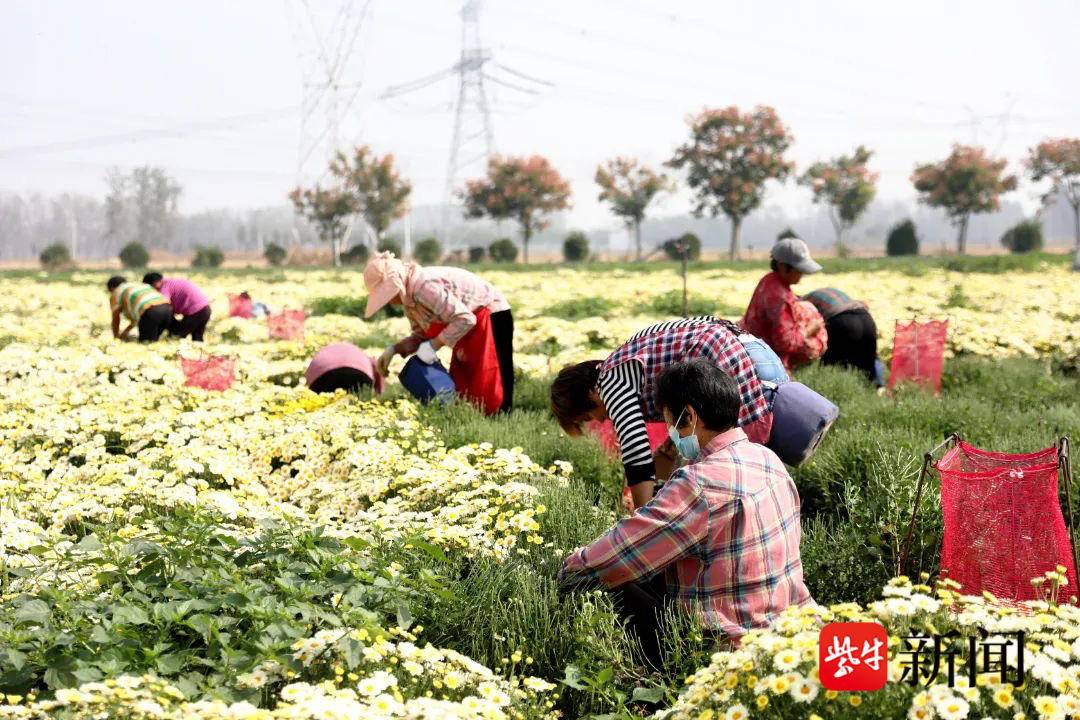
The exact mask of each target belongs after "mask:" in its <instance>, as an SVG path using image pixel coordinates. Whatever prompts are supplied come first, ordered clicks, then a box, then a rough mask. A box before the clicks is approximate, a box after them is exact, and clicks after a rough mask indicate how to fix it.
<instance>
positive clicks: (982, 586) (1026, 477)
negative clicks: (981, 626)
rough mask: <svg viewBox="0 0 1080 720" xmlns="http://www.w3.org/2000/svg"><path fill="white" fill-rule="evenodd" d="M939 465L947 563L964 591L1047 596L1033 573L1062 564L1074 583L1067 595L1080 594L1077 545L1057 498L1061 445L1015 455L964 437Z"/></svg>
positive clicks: (1025, 597)
mask: <svg viewBox="0 0 1080 720" xmlns="http://www.w3.org/2000/svg"><path fill="white" fill-rule="evenodd" d="M937 469H938V472H939V473H940V474H941V511H942V514H943V516H944V520H945V539H944V541H943V543H942V548H941V569H942V571H943V572H947V574H948V577H949V578H951V579H953V580H955V581H956V582H958V583H960V585H961V587H962V588H963V590H962V592H964V593H965V594H968V595H978V594H979V593H981V592H983V591H984V590H987V591H989V592H991V593H993V595H994V596H995V597H997V598H999V599H1002V600H1014V601H1021V600H1037V599H1041V594H1040V593H1041V589H1040V590H1037V589H1036V588H1035V587H1033V586H1032V585H1031V579H1032V578H1035V577H1039V576H1041V575H1043V574H1044V573H1046V572H1047V571H1050V570H1053V569H1055V568H1056V567H1057V566H1058V565H1063V566H1065V568H1066V570H1067V572H1068V577H1069V582H1068V585H1066V586H1065V588H1064V589H1063V590H1062V591H1061V592H1060V595H1061V596H1063V598H1068V597H1069V596H1070V595H1073V594H1075V593H1076V568H1075V567H1074V565H1073V560H1072V544H1071V542H1070V540H1069V532H1068V531H1067V530H1066V529H1065V520H1064V518H1063V517H1062V514H1061V505H1060V503H1059V501H1058V451H1057V448H1047V449H1046V450H1040V451H1039V452H1035V453H1028V454H1026V455H1008V454H1006V453H994V452H986V451H985V450H979V449H978V448H975V447H972V446H971V445H968V444H967V443H965V442H960V443H959V444H958V445H957V446H956V447H954V448H953V449H951V450H949V451H948V452H947V453H945V455H944V457H942V458H941V460H940V461H939V462H938V464H937ZM1059 599H1062V598H1060V597H1059Z"/></svg>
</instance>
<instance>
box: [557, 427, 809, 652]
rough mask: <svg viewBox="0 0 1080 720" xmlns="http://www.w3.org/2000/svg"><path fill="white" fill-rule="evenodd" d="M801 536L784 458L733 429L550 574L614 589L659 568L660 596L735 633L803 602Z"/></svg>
mask: <svg viewBox="0 0 1080 720" xmlns="http://www.w3.org/2000/svg"><path fill="white" fill-rule="evenodd" d="M801 534H802V531H801V528H800V526H799V493H798V491H797V490H796V489H795V483H794V481H793V480H792V479H791V476H790V475H788V472H787V470H786V469H785V468H784V464H783V463H782V462H780V459H779V458H777V457H776V455H774V454H773V452H772V451H771V450H769V449H768V448H765V447H762V446H761V445H755V444H753V443H751V442H749V441H748V440H747V439H746V434H745V433H744V432H743V431H742V430H741V429H739V428H734V429H732V430H729V431H727V432H725V433H722V434H721V435H718V436H717V437H716V438H715V439H713V441H712V442H710V443H709V444H708V445H707V446H706V447H705V448H704V449H703V450H702V455H701V457H700V458H699V459H698V460H697V461H696V462H694V463H692V464H690V465H685V466H683V467H681V468H679V469H678V470H676V471H675V473H674V474H673V475H672V476H671V479H670V480H668V481H667V482H666V483H664V485H663V486H662V487H661V488H660V490H659V491H658V492H657V493H656V496H655V497H654V498H653V499H652V500H651V501H649V503H648V504H646V505H645V506H644V507H642V508H640V509H639V510H638V511H637V512H636V513H634V514H633V515H631V516H630V517H627V518H623V519H622V520H620V521H619V522H618V523H616V524H615V527H613V528H612V529H611V530H609V531H608V532H607V533H605V534H604V535H602V536H600V537H599V538H597V539H596V540H594V541H593V542H592V543H591V544H590V545H588V546H587V547H585V548H582V549H580V550H577V551H575V552H574V553H572V554H571V555H570V556H569V557H568V558H566V561H565V563H564V564H563V568H562V571H561V572H560V573H559V577H560V580H563V581H568V582H573V581H574V580H579V579H580V580H586V579H596V580H599V581H600V582H601V583H603V584H604V585H605V586H607V587H617V586H619V585H622V584H624V583H628V582H633V581H636V580H641V579H644V578H647V577H649V576H651V575H653V574H655V573H657V572H660V571H665V572H666V580H667V587H668V593H669V594H670V595H672V596H673V597H675V598H677V599H678V600H679V601H680V602H681V603H682V604H683V605H684V606H685V607H687V608H689V609H691V610H692V611H695V612H697V613H698V615H699V616H700V618H701V620H702V622H703V623H704V624H705V625H706V626H707V627H711V628H715V629H718V630H722V631H723V632H724V633H725V634H727V635H728V636H729V637H732V638H736V639H737V638H739V637H741V636H742V635H743V634H745V633H746V631H747V630H749V629H750V628H755V627H765V626H767V625H768V624H769V623H770V622H772V621H773V620H774V619H775V618H776V617H777V616H778V615H779V613H780V612H781V611H783V610H784V608H786V607H788V606H789V605H805V604H807V603H810V602H813V599H812V598H811V597H810V592H809V591H808V590H807V589H806V585H805V584H804V583H803V570H802V559H801V558H800V556H799V540H800V537H801Z"/></svg>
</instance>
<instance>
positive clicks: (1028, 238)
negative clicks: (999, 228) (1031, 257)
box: [1001, 220, 1043, 255]
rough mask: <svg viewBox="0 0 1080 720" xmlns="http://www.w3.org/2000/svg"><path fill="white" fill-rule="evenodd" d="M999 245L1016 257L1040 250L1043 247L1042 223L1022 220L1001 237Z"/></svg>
mask: <svg viewBox="0 0 1080 720" xmlns="http://www.w3.org/2000/svg"><path fill="white" fill-rule="evenodd" d="M1001 244H1002V245H1004V246H1005V247H1007V248H1008V249H1009V252H1011V253H1015V254H1017V255H1019V254H1022V253H1029V252H1032V251H1033V250H1041V249H1042V246H1043V234H1042V223H1040V222H1039V221H1038V220H1023V221H1021V222H1018V223H1017V224H1016V225H1013V226H1012V227H1011V228H1009V229H1008V230H1006V231H1005V234H1004V235H1002V236H1001Z"/></svg>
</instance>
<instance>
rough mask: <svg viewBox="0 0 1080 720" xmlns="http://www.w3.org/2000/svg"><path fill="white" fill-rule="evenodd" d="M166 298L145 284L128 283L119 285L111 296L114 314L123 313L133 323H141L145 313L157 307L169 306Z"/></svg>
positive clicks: (110, 302)
mask: <svg viewBox="0 0 1080 720" xmlns="http://www.w3.org/2000/svg"><path fill="white" fill-rule="evenodd" d="M168 304H169V301H168V300H166V299H165V296H164V295H162V294H161V293H159V292H158V291H157V290H155V289H154V288H152V287H150V286H149V285H145V284H143V283H134V282H128V283H123V284H121V285H118V286H117V287H116V288H115V289H114V290H113V291H112V295H111V296H109V306H110V307H111V308H112V311H113V312H117V311H119V312H122V313H123V314H124V315H125V316H127V319H128V320H130V321H131V322H133V323H137V322H139V318H141V317H142V314H143V311H144V310H146V309H147V308H149V307H153V306H155V305H168Z"/></svg>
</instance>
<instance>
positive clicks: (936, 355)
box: [889, 320, 949, 393]
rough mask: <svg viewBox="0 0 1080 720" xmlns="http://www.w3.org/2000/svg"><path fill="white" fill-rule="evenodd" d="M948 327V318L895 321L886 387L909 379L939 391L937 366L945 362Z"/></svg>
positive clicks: (939, 382) (936, 391) (939, 379)
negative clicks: (908, 321) (901, 322)
mask: <svg viewBox="0 0 1080 720" xmlns="http://www.w3.org/2000/svg"><path fill="white" fill-rule="evenodd" d="M948 331H949V321H948V320H931V321H930V322H925V323H920V322H915V321H912V322H910V323H908V324H907V325H902V324H900V323H899V322H897V323H896V336H895V338H894V339H893V356H892V368H891V369H890V371H889V388H890V389H891V388H894V387H896V385H898V384H899V383H904V382H912V383H916V384H918V385H922V386H923V387H925V388H927V389H928V390H933V391H934V392H935V393H939V392H941V367H942V365H943V364H944V362H945V336H946V334H947V333H948Z"/></svg>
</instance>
